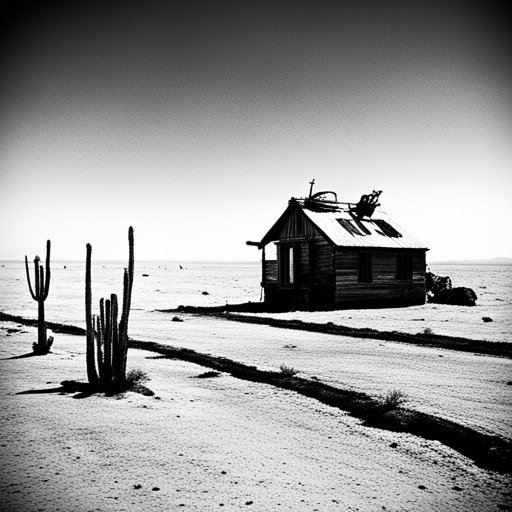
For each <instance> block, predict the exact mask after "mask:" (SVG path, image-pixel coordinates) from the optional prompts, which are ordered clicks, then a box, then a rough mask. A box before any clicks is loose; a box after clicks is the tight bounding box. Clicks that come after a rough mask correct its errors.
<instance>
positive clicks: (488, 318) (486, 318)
mask: <svg viewBox="0 0 512 512" xmlns="http://www.w3.org/2000/svg"><path fill="white" fill-rule="evenodd" d="M482 320H483V321H484V322H492V318H491V317H490V316H483V317H482Z"/></svg>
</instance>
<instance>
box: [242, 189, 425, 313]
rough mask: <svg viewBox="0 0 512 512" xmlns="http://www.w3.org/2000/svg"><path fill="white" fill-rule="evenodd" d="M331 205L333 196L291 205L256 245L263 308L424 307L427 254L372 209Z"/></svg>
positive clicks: (373, 203) (369, 199) (365, 204)
mask: <svg viewBox="0 0 512 512" xmlns="http://www.w3.org/2000/svg"><path fill="white" fill-rule="evenodd" d="M380 193H381V192H380V191H379V192H375V191H374V192H373V193H372V194H370V195H364V196H363V197H362V198H361V200H360V201H359V202H358V203H341V202H338V200H337V196H336V194H335V193H334V192H319V193H317V194H314V195H312V193H311V192H310V195H309V197H308V198H307V199H296V198H291V199H290V201H289V204H288V208H287V209H286V210H285V211H284V213H283V214H282V215H281V216H280V217H279V219H278V220H277V222H276V223H275V224H274V225H273V226H272V227H271V228H270V230H269V232H268V233H267V234H266V235H265V236H264V237H263V238H262V240H261V241H260V242H247V243H248V244H249V245H256V246H257V247H258V248H259V249H261V250H262V287H263V289H264V301H265V304H266V306H268V307H269V309H274V310H289V309H309V310H318V309H343V308H355V307H357V308H361V307H396V306H409V305H417V304H424V303H425V298H426V292H425V271H426V262H425V255H426V251H427V250H428V248H427V247H426V246H425V245H424V244H423V243H422V242H420V241H419V240H417V239H416V238H414V237H413V236H411V235H410V234H408V233H406V232H405V231H404V230H403V229H402V228H400V227H399V226H398V225H397V224H396V223H395V222H393V221H392V220H391V219H390V218H389V217H388V216H387V215H386V214H385V213H384V212H383V211H382V210H381V209H380V204H379V203H378V202H377V201H378V198H379V195H380Z"/></svg>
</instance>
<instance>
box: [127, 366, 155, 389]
mask: <svg viewBox="0 0 512 512" xmlns="http://www.w3.org/2000/svg"><path fill="white" fill-rule="evenodd" d="M150 380H151V379H150V378H149V376H148V374H147V373H146V372H145V371H143V370H141V369H140V368H134V369H133V370H130V371H129V372H128V373H127V374H126V389H127V390H134V389H136V388H138V387H140V386H142V385H144V384H146V382H149V381H150Z"/></svg>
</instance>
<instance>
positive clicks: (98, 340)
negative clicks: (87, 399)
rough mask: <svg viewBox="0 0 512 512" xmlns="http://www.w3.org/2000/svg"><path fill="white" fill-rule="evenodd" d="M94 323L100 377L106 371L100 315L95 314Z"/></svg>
mask: <svg viewBox="0 0 512 512" xmlns="http://www.w3.org/2000/svg"><path fill="white" fill-rule="evenodd" d="M94 324H95V326H96V332H95V338H96V359H97V364H98V372H99V379H100V380H101V376H102V375H103V372H104V367H103V331H102V330H101V323H100V317H99V316H98V315H94Z"/></svg>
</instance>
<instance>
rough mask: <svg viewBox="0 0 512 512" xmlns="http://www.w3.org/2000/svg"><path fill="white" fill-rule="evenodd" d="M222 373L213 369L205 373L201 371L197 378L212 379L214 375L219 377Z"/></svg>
mask: <svg viewBox="0 0 512 512" xmlns="http://www.w3.org/2000/svg"><path fill="white" fill-rule="evenodd" d="M220 375H221V374H220V373H219V372H214V371H211V372H204V373H201V374H200V375H196V379H211V378H213V377H219V376H220Z"/></svg>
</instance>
